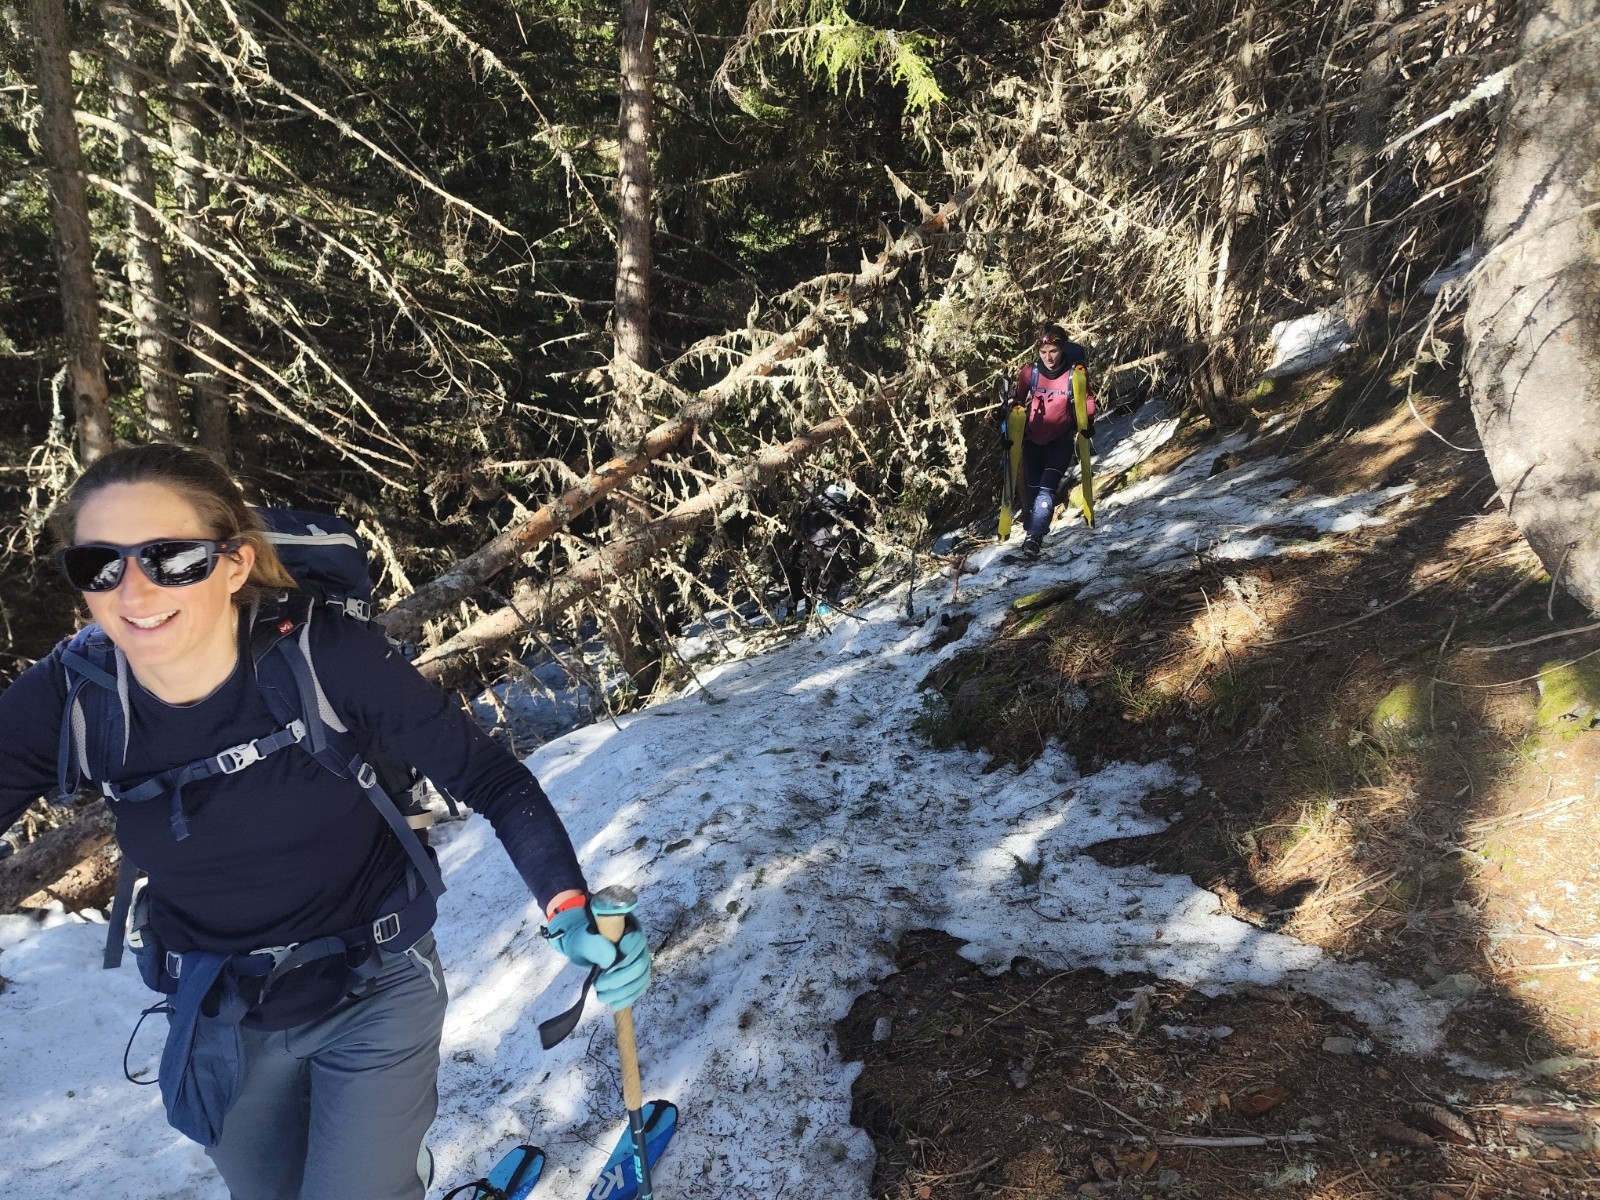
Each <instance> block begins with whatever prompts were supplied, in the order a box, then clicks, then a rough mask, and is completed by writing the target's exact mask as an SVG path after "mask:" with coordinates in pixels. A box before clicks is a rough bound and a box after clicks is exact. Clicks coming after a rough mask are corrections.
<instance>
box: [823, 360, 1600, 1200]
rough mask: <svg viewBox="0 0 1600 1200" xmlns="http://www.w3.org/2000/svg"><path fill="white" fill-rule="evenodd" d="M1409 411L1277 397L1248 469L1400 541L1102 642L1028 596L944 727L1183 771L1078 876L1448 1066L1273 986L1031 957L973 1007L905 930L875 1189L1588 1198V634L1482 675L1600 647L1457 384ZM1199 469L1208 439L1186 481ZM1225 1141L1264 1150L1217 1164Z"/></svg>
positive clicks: (1101, 630)
mask: <svg viewBox="0 0 1600 1200" xmlns="http://www.w3.org/2000/svg"><path fill="white" fill-rule="evenodd" d="M1407 382H1408V381H1407V379H1406V378H1405V375H1404V374H1392V375H1391V374H1385V373H1383V371H1382V370H1381V369H1380V368H1378V367H1369V369H1368V370H1367V372H1366V374H1365V375H1362V374H1361V373H1360V372H1355V373H1347V374H1346V375H1345V376H1343V377H1337V376H1332V375H1324V376H1319V377H1316V378H1313V379H1311V380H1309V381H1307V382H1305V383H1303V384H1302V385H1301V386H1299V387H1298V388H1295V389H1292V391H1291V392H1290V393H1289V394H1288V395H1287V396H1278V397H1269V398H1267V399H1268V401H1272V400H1276V401H1278V403H1277V404H1276V405H1272V406H1270V407H1268V406H1266V405H1264V406H1263V408H1262V410H1261V411H1260V413H1259V416H1260V417H1261V418H1263V421H1264V427H1265V428H1268V429H1270V430H1272V436H1270V437H1268V438H1265V439H1259V440H1258V441H1257V442H1256V443H1254V444H1253V445H1252V447H1251V448H1250V450H1249V451H1247V452H1246V457H1251V458H1254V457H1262V456H1267V455H1270V456H1273V457H1284V458H1287V459H1288V460H1289V465H1288V466H1287V467H1286V469H1285V474H1286V475H1287V476H1288V477H1291V478H1293V479H1295V480H1298V481H1300V482H1301V483H1302V484H1303V486H1304V487H1305V488H1306V489H1307V490H1308V491H1315V492H1322V493H1329V494H1335V495H1337V494H1343V493H1346V492H1350V491H1354V490H1358V489H1366V488H1373V487H1379V486H1387V487H1393V486H1395V485H1399V484H1411V485H1413V487H1414V490H1413V491H1412V492H1411V493H1410V494H1409V495H1407V496H1405V497H1404V498H1403V499H1402V501H1401V502H1400V504H1399V505H1397V506H1396V508H1395V509H1394V510H1392V512H1391V520H1390V522H1389V523H1388V524H1386V525H1382V526H1374V527H1368V528H1363V529H1361V530H1358V531H1356V532H1354V533H1350V534H1342V535H1332V536H1326V537H1321V538H1308V539H1307V540H1306V541H1305V542H1303V543H1301V544H1291V546H1290V548H1289V549H1288V551H1287V552H1285V553H1283V554H1281V555H1278V556H1277V557H1273V558H1267V559H1259V560H1254V561H1251V562H1247V563H1229V562H1225V561H1211V560H1208V558H1207V556H1206V554H1205V551H1204V548H1203V547H1197V552H1196V557H1195V560H1194V563H1193V566H1192V569H1190V570H1187V571H1182V572H1173V573H1168V574H1164V575H1161V576H1159V577H1155V578H1152V579H1150V580H1149V581H1148V583H1147V586H1146V587H1145V588H1144V590H1143V595H1142V599H1141V600H1140V601H1139V602H1138V603H1137V604H1136V605H1135V606H1134V607H1132V608H1128V609H1126V610H1124V611H1121V612H1119V613H1117V614H1116V615H1115V616H1107V615H1105V614H1104V613H1102V612H1100V611H1098V610H1096V609H1094V608H1093V607H1092V606H1089V605H1084V606H1081V607H1080V606H1078V605H1075V604H1073V603H1072V602H1071V600H1072V596H1071V594H1070V591H1069V592H1067V593H1064V594H1061V595H1050V594H1048V593H1043V594H1041V593H1033V594H1031V595H1030V596H1028V597H1020V598H1019V602H1018V603H1017V604H1016V605H1015V606H1014V608H1015V611H1014V612H1013V614H1012V616H1011V618H1010V619H1009V620H1008V622H1007V625H1006V627H1005V628H1004V629H1003V630H1002V632H1001V634H1000V635H999V636H998V637H996V638H995V639H994V640H993V641H991V642H989V643H987V644H986V645H984V646H982V647H980V648H978V649H976V650H974V651H972V652H970V653H968V654H966V655H963V656H960V657H958V658H956V659H954V660H952V661H950V662H948V663H946V664H944V665H942V666H941V667H940V668H939V669H938V670H937V671H936V672H935V673H934V674H933V675H931V676H930V677H929V678H928V679H927V680H926V681H925V687H926V689H927V693H928V696H929V703H928V708H927V714H928V715H927V717H926V718H925V720H924V722H923V724H924V730H923V732H924V733H925V734H926V735H927V736H928V737H929V738H930V739H931V740H932V741H933V742H934V743H935V744H937V745H951V744H957V743H960V744H965V745H969V746H973V747H980V746H981V747H984V748H987V749H989V750H991V751H993V752H994V753H995V755H996V756H997V757H996V764H997V765H998V764H1000V763H1003V762H1007V761H1010V762H1022V761H1027V760H1028V759H1030V758H1032V757H1034V756H1036V755H1037V754H1038V753H1039V752H1040V751H1041V750H1042V748H1043V746H1044V745H1045V744H1046V742H1047V741H1049V740H1052V739H1054V740H1059V741H1060V742H1062V743H1063V744H1064V745H1065V746H1066V747H1067V748H1068V749H1069V750H1070V751H1071V752H1072V753H1073V754H1074V755H1075V756H1077V757H1078V759H1079V762H1080V764H1081V765H1082V768H1083V769H1084V770H1085V771H1088V770H1090V769H1094V768H1095V767H1097V766H1098V765H1100V764H1103V763H1106V762H1110V761H1115V760H1118V759H1126V760H1133V761H1140V762H1144V761H1151V760H1154V759H1170V760H1172V761H1174V762H1176V763H1178V764H1179V765H1180V767H1181V768H1182V769H1185V770H1187V771H1188V772H1190V773H1191V774H1192V775H1193V776H1195V777H1197V778H1198V780H1199V783H1200V786H1199V787H1198V789H1192V788H1191V789H1188V794H1183V793H1180V792H1178V791H1174V792H1172V793H1171V794H1169V795H1167V796H1166V797H1165V798H1158V799H1157V801H1156V802H1155V803H1154V804H1151V803H1150V802H1147V807H1152V808H1154V810H1155V811H1156V812H1158V813H1160V814H1161V815H1163V816H1166V817H1168V818H1169V820H1170V821H1171V825H1170V828H1169V829H1167V830H1166V831H1165V832H1162V833H1160V834H1156V835H1154V836H1151V837H1146V838H1137V839H1128V840H1123V841H1118V842H1112V843H1104V844H1102V845H1100V846H1097V847H1094V848H1093V849H1092V850H1091V851H1090V853H1091V854H1092V855H1093V856H1094V857H1095V858H1097V859H1099V860H1100V861H1102V862H1105V863H1107V864H1111V865H1117V866H1129V865H1133V864H1149V865H1150V866H1152V867H1155V868H1157V869H1159V870H1163V871H1169V872H1174V873H1179V874H1184V875H1188V876H1189V877H1190V878H1192V879H1193V880H1194V881H1195V882H1196V883H1198V884H1200V885H1201V886H1203V887H1206V888H1207V889H1209V890H1210V891H1212V892H1213V893H1214V894H1216V895H1217V896H1218V897H1219V898H1220V899H1221V900H1222V902H1223V904H1224V907H1225V909H1226V910H1227V911H1228V912H1230V913H1232V914H1234V915H1235V916H1237V917H1239V918H1241V919H1243V920H1245V921H1247V922H1249V923H1251V924H1252V925H1255V926H1257V927H1259V928H1263V929H1271V930H1277V931H1282V932H1285V933H1289V934H1291V935H1293V936H1295V937H1297V938H1299V939H1301V940H1302V941H1305V942H1309V943H1312V944H1315V945H1317V946H1319V947H1321V948H1322V949H1323V950H1324V951H1325V952H1326V953H1328V954H1329V955H1330V956H1331V957H1334V958H1346V957H1350V958H1361V959H1365V960H1368V961H1371V962H1374V963H1376V964H1377V965H1378V966H1379V967H1380V969H1381V970H1382V971H1383V972H1384V973H1385V974H1386V975H1388V976H1391V977H1404V978H1409V979H1411V980H1414V981H1415V982H1416V983H1417V984H1419V985H1420V986H1421V987H1423V988H1424V989H1427V990H1428V991H1429V994H1430V995H1433V996H1437V997H1442V998H1448V999H1452V1000H1454V1001H1457V1002H1458V1003H1457V1007H1456V1008H1455V1010H1454V1013H1453V1015H1452V1017H1451V1018H1450V1021H1449V1024H1448V1027H1447V1031H1446V1041H1445V1046H1444V1047H1443V1050H1442V1052H1441V1053H1440V1054H1439V1055H1437V1056H1434V1057H1431V1058H1429V1059H1427V1060H1425V1061H1421V1060H1414V1059H1410V1058H1408V1057H1406V1056H1404V1055H1402V1054H1400V1053H1399V1052H1397V1051H1395V1050H1393V1049H1392V1048H1388V1047H1385V1046H1384V1045H1383V1043H1382V1042H1381V1040H1379V1039H1375V1038H1373V1037H1370V1036H1369V1035H1368V1032H1367V1031H1366V1030H1364V1029H1363V1028H1361V1027H1360V1025H1359V1023H1358V1022H1355V1021H1353V1020H1352V1019H1351V1018H1350V1017H1348V1016H1346V1015H1343V1014H1340V1013H1337V1012H1335V1011H1333V1010H1332V1009H1330V1008H1328V1007H1327V1006H1326V1005H1324V1004H1323V1003H1322V1002H1321V1001H1319V1000H1316V999H1314V998H1311V997H1308V996H1305V995H1301V994H1297V993H1295V992H1292V991H1288V990H1283V989H1280V988H1257V989H1253V990H1250V989H1247V990H1244V991H1236V992H1234V993H1232V994H1228V995H1221V996H1208V995H1205V994H1202V993H1201V992H1200V991H1196V990H1192V989H1189V988H1186V987H1184V986H1182V985H1178V984H1173V983H1170V982H1162V981H1158V980H1156V979H1154V978H1151V977H1139V976H1131V975H1124V976H1118V977H1107V976H1106V975H1104V974H1102V973H1100V972H1098V971H1094V970H1082V971H1068V972H1062V973H1059V974H1057V973H1048V972H1046V971H1044V970H1043V969H1042V968H1041V967H1039V966H1037V965H1036V964H1033V963H1030V962H1028V961H1026V960H1019V961H1018V962H1016V963H1014V964H1013V967H1012V969H1011V970H1010V971H1009V972H1007V973H1005V974H1002V975H999V976H995V977H986V976H985V975H984V974H983V973H982V972H981V971H980V970H979V969H978V968H977V967H975V966H974V965H973V964H972V963H970V962H968V961H967V960H965V959H963V958H961V957H960V956H959V954H958V950H959V945H960V944H959V943H958V942H955V941H954V940H953V939H951V938H949V937H948V936H946V935H944V934H941V933H934V932H931V931H929V932H925V933H922V934H916V935H912V936H911V937H909V938H907V939H906V941H905V942H904V943H903V944H902V946H901V947H900V951H899V964H900V967H901V970H900V972H899V973H898V974H896V975H893V976H891V977H890V978H889V979H888V980H886V981H885V982H884V983H883V985H882V986H881V988H880V989H879V990H877V991H875V992H872V993H869V994H868V995H866V996H864V997H862V998H861V999H860V1000H859V1001H858V1002H857V1004H856V1005H855V1007H854V1009H853V1010H852V1012H851V1014H850V1015H849V1017H848V1018H847V1019H846V1020H845V1021H844V1022H842V1023H841V1026H840V1044H841V1047H842V1048H844V1050H845V1051H846V1053H847V1054H851V1055H853V1056H855V1057H858V1058H859V1059H860V1060H861V1061H862V1062H863V1063H864V1072H863V1074H862V1076H861V1077H860V1079H859V1081H858V1082H857V1084H856V1088H855V1105H856V1119H857V1120H858V1121H859V1122H860V1123H861V1124H862V1125H863V1126H865V1127H866V1128H867V1129H868V1130H869V1132H871V1134H872V1135H873V1137H874V1139H875V1141H876V1143H877V1145H878V1149H879V1167H878V1172H877V1177H876V1180H875V1187H874V1192H875V1195H878V1196H881V1197H885V1198H886V1200H912V1198H913V1197H914V1198H916V1200H937V1198H955V1197H971V1196H987V1195H994V1196H1017V1197H1039V1198H1041V1200H1042V1198H1045V1197H1058V1196H1061V1197H1064V1196H1076V1195H1084V1196H1197V1197H1213V1196H1245V1195H1263V1194H1284V1195H1293V1196H1308V1197H1327V1198H1329V1200H1332V1198H1336V1197H1337V1198H1341V1200H1345V1198H1351V1200H1353V1198H1355V1197H1378V1196H1408V1197H1409V1196H1421V1197H1427V1198H1429V1200H1476V1198H1478V1197H1492V1196H1528V1197H1535V1196H1544V1197H1579V1196H1594V1195H1600V1157H1597V1155H1596V1150H1597V1149H1600V1092H1597V1090H1596V1089H1597V1085H1600V1070H1597V1068H1600V1005H1597V1004H1596V1003H1595V999H1596V988H1597V979H1600V858H1597V856H1596V853H1595V849H1594V848H1595V846H1596V845H1597V844H1600V732H1597V731H1594V730H1592V729H1591V728H1589V726H1590V724H1591V722H1592V720H1593V715H1592V709H1591V708H1586V707H1585V705H1586V704H1587V705H1589V706H1592V705H1593V704H1594V703H1595V700H1596V695H1595V694H1596V690H1597V689H1596V676H1594V675H1593V674H1586V672H1588V669H1589V668H1590V667H1592V666H1593V664H1594V663H1595V662H1596V660H1595V659H1586V660H1583V661H1580V662H1578V663H1577V664H1576V665H1575V666H1569V667H1566V668H1564V669H1563V670H1559V671H1557V672H1555V673H1554V674H1547V675H1546V679H1545V681H1544V684H1543V685H1541V683H1540V681H1539V680H1538V678H1537V676H1538V675H1539V674H1540V672H1541V670H1543V669H1545V668H1547V667H1548V666H1549V665H1551V664H1562V663H1567V662H1569V661H1570V660H1573V659H1577V658H1579V657H1580V656H1582V655H1584V654H1586V653H1588V652H1590V651H1592V650H1593V649H1594V645H1595V635H1594V634H1593V633H1590V634H1588V635H1587V636H1580V637H1573V638H1564V639H1563V638H1555V639H1550V640H1541V641H1540V642H1538V644H1535V645H1530V646H1523V647H1521V648H1517V649H1509V650H1506V651H1504V652H1500V653H1478V652H1475V651H1476V649H1477V648H1479V647H1483V646H1487V645H1493V644H1504V643H1512V642H1521V641H1524V640H1528V639H1533V638H1538V637H1540V635H1544V634H1550V633H1555V632H1556V631H1559V630H1564V629H1569V628H1572V627H1574V626H1579V625H1583V624H1585V623H1586V621H1585V618H1584V614H1583V613H1582V612H1581V610H1580V609H1579V607H1578V606H1577V605H1576V604H1575V603H1573V602H1572V601H1570V600H1569V599H1567V598H1566V597H1565V596H1564V594H1562V593H1561V592H1560V591H1559V590H1552V588H1551V586H1550V581H1549V579H1548V576H1545V575H1543V573H1542V571H1541V569H1540V568H1539V566H1538V564H1537V563H1536V562H1535V560H1534V559H1533V557H1532V555H1531V553H1530V552H1529V551H1528V550H1527V548H1526V546H1525V544H1524V543H1523V542H1522V541H1521V539H1520V538H1519V537H1518V536H1517V534H1516V531H1515V529H1514V528H1513V527H1512V525H1511V523H1510V521H1509V520H1508V519H1507V517H1506V516H1505V513H1504V510H1503V508H1502V506H1501V504H1500V502H1499V500H1498V498H1497V497H1496V494H1495V491H1494V489H1493V485H1492V481H1491V480H1490V479H1489V478H1488V476H1487V472H1486V468H1485V466H1484V463H1483V459H1482V456H1481V454H1479V453H1471V452H1463V451H1461V450H1458V449H1454V448H1452V447H1451V446H1450V445H1448V444H1446V443H1453V444H1454V446H1456V447H1466V448H1467V449H1468V450H1469V451H1470V450H1471V448H1472V447H1474V446H1475V445H1476V437H1475V434H1474V431H1473V426H1472V421H1471V415H1470V413H1469V411H1468V409H1467V406H1466V403H1465V401H1464V400H1463V399H1461V398H1460V397H1459V396H1458V395H1457V394H1456V392H1455V389H1454V386H1453V383H1454V381H1453V379H1451V378H1450V377H1449V375H1448V374H1446V373H1442V372H1441V373H1439V374H1438V377H1436V378H1432V379H1413V380H1411V381H1410V382H1411V385H1412V387H1413V389H1414V391H1415V399H1416V413H1415V415H1413V412H1412V410H1411V408H1410V406H1409V405H1408V404H1407V402H1406V399H1405V397H1406V387H1407ZM1274 420H1275V421H1276V423H1275V424H1273V421H1274ZM1424 423H1426V426H1431V427H1432V430H1433V432H1430V430H1429V428H1427V427H1426V426H1425V424H1424ZM1436 435H1437V436H1436ZM1206 452H1207V450H1206V443H1205V441H1204V440H1203V438H1200V437H1196V436H1191V438H1190V439H1189V440H1188V441H1187V443H1186V444H1184V445H1182V446H1181V447H1178V448H1175V449H1173V450H1171V451H1169V452H1168V454H1167V465H1170V463H1171V461H1172V460H1173V459H1175V458H1179V457H1182V456H1185V455H1187V454H1193V453H1202V454H1203V453H1206ZM1210 452H1211V453H1215V451H1214V450H1213V451H1210ZM1239 461H1241V459H1239V458H1227V459H1219V461H1218V462H1217V463H1216V464H1215V467H1214V469H1215V470H1217V471H1219V472H1220V471H1223V470H1226V469H1230V468H1232V467H1233V466H1236V465H1238V463H1239ZM1161 465H1162V464H1159V463H1157V464H1149V465H1147V466H1146V467H1145V468H1144V470H1145V471H1147V472H1148V471H1153V470H1159V469H1161ZM1221 482H1222V481H1219V485H1220V484H1221ZM1585 697H1588V699H1587V700H1585ZM1029 868H1030V864H1027V863H1021V862H1019V863H1018V868H1017V869H1018V871H1019V874H1020V873H1023V872H1026V871H1027V870H1029ZM1024 882H1026V880H1025V879H1024ZM1036 919H1038V918H1037V917H1036V916H1035V915H1034V914H1033V913H1032V912H1030V911H1029V909H1028V908H1027V907H1022V908H1019V910H1018V912H1017V920H1018V921H1019V922H1027V921H1030V920H1036ZM1119 1006H1120V1007H1119ZM1285 1135H1294V1137H1293V1139H1292V1140H1289V1139H1287V1138H1286V1137H1285ZM1173 1136H1184V1137H1190V1138H1198V1139H1202V1142H1201V1143H1200V1144H1196V1145H1193V1146H1181V1145H1173V1144H1164V1143H1163V1141H1162V1139H1163V1138H1171V1137H1173ZM1239 1136H1244V1137H1246V1138H1249V1137H1263V1136H1264V1137H1265V1139H1266V1140H1265V1143H1264V1144H1259V1145H1248V1144H1246V1145H1228V1144H1225V1143H1223V1142H1221V1141H1217V1140H1212V1141H1209V1142H1207V1141H1205V1139H1221V1138H1228V1137H1239Z"/></svg>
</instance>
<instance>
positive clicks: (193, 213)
mask: <svg viewBox="0 0 1600 1200" xmlns="http://www.w3.org/2000/svg"><path fill="white" fill-rule="evenodd" d="M170 65H171V75H172V83H173V95H172V107H171V115H170V117H169V129H170V133H171V138H172V152H173V156H174V161H173V164H172V183H173V191H174V192H175V193H176V195H177V201H178V213H177V223H178V228H179V229H181V230H182V231H183V233H184V236H185V237H186V238H190V239H193V241H194V242H196V243H198V244H199V245H202V246H210V245H211V230H210V227H209V226H208V225H207V224H206V220H205V212H206V209H207V208H209V207H210V205H211V181H210V180H209V179H208V178H207V177H206V172H205V165H206V162H207V159H206V135H205V132H204V128H205V127H204V125H203V124H202V122H203V121H204V114H203V113H202V111H201V108H200V105H199V104H198V103H196V101H195V97H194V93H195V89H197V88H198V87H199V86H200V69H199V62H198V60H197V59H196V57H195V53H194V47H193V45H192V44H191V43H190V42H189V40H188V38H187V36H186V35H185V32H184V31H183V30H182V29H180V30H179V36H178V41H177V44H176V45H174V47H173V49H172V55H171V58H170ZM183 293H184V307H185V310H186V311H187V312H188V314H189V333H188V338H187V339H186V340H187V342H188V344H189V345H191V346H194V347H196V348H205V349H207V350H208V351H209V350H210V349H211V348H212V347H215V346H216V345H217V344H218V342H217V339H216V335H217V334H218V333H219V332H220V331H221V329H222V277H221V275H220V274H219V273H218V272H217V268H216V267H215V266H213V265H212V263H211V260H210V259H208V258H207V257H206V256H205V255H204V254H201V253H198V252H197V251H195V250H194V249H193V247H192V246H188V245H186V246H185V247H184V251H183ZM186 374H187V378H188V380H189V385H190V387H191V388H192V389H193V392H194V403H193V420H194V429H195V440H196V441H197V442H198V443H199V444H200V446H201V448H202V449H205V450H209V451H210V452H211V453H212V454H214V455H216V456H217V457H219V458H225V457H226V456H227V453H228V443H229V433H228V393H227V390H226V389H225V388H224V386H223V384H222V380H221V379H220V378H219V377H218V375H217V373H216V371H214V370H213V369H212V368H211V367H210V365H209V364H208V363H207V362H206V360H205V359H204V358H200V357H196V358H195V360H194V362H193V363H191V364H190V369H189V370H188V371H187V372H186Z"/></svg>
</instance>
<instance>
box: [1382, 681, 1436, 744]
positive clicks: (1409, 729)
mask: <svg viewBox="0 0 1600 1200" xmlns="http://www.w3.org/2000/svg"><path fill="white" fill-rule="evenodd" d="M1427 727H1428V689H1427V688H1426V687H1425V686H1424V685H1423V684H1421V683H1419V682H1417V681H1416V680H1414V679H1407V680H1405V681H1403V682H1401V683H1399V684H1397V685H1396V686H1395V687H1394V688H1392V689H1390V691H1389V694H1388V695H1387V696H1385V697H1384V698H1383V699H1382V700H1379V701H1378V704H1377V707H1375V708H1374V709H1373V710H1372V714H1371V716H1369V717H1368V718H1367V729H1368V730H1369V731H1370V732H1371V733H1372V736H1373V737H1375V738H1378V739H1380V740H1385V739H1390V738H1396V737H1400V738H1413V737H1417V736H1419V735H1420V734H1421V733H1422V732H1423V731H1424V730H1426V729H1427Z"/></svg>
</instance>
